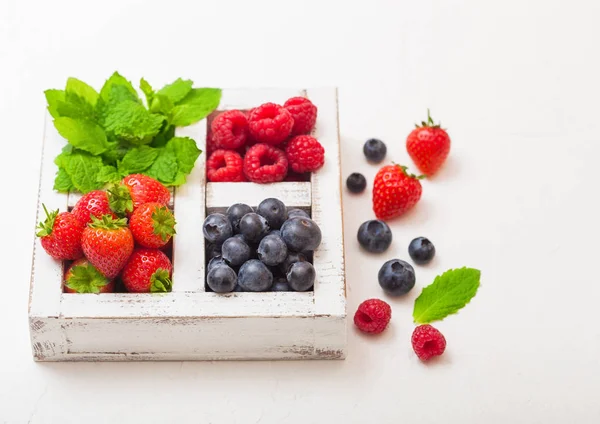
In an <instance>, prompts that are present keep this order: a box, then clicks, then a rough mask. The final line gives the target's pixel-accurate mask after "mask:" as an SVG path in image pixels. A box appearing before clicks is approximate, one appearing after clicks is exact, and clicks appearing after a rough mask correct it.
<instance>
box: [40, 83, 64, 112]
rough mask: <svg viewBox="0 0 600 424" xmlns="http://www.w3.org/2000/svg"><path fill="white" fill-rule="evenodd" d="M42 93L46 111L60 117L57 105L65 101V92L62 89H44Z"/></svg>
mask: <svg viewBox="0 0 600 424" xmlns="http://www.w3.org/2000/svg"><path fill="white" fill-rule="evenodd" d="M44 95H45V96H46V101H47V102H48V112H50V115H52V117H53V118H58V117H60V114H59V113H58V105H59V104H60V103H64V101H65V92H64V90H46V91H44Z"/></svg>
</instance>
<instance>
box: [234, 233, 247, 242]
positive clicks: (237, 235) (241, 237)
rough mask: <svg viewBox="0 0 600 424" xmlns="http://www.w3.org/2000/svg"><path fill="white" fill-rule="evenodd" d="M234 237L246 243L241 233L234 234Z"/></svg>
mask: <svg viewBox="0 0 600 424" xmlns="http://www.w3.org/2000/svg"><path fill="white" fill-rule="evenodd" d="M234 237H235V238H238V239H240V240H242V241H243V242H244V243H246V238H245V237H244V235H243V234H236V235H235V236H234Z"/></svg>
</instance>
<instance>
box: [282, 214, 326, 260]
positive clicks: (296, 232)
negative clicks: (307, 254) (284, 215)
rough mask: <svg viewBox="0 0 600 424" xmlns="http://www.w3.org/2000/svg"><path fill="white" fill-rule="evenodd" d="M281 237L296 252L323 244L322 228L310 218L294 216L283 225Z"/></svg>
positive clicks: (313, 248) (312, 248)
mask: <svg viewBox="0 0 600 424" xmlns="http://www.w3.org/2000/svg"><path fill="white" fill-rule="evenodd" d="M281 238H282V239H283V241H284V242H285V244H286V245H287V247H288V249H290V250H292V251H294V252H302V251H304V250H315V249H316V248H317V247H319V245H320V244H321V229H320V228H319V226H318V225H317V223H316V222H315V221H313V220H312V219H310V218H300V217H296V218H292V219H288V220H287V221H285V223H284V224H283V226H282V227H281Z"/></svg>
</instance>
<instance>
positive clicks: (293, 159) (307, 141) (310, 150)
mask: <svg viewBox="0 0 600 424" xmlns="http://www.w3.org/2000/svg"><path fill="white" fill-rule="evenodd" d="M285 153H286V154H287V157H288V160H289V161H290V168H292V169H293V170H294V171H295V172H298V173H303V172H313V171H316V170H317V169H319V168H320V167H322V166H323V163H325V149H324V148H323V146H321V143H319V141H318V140H317V139H316V138H314V137H311V136H310V135H299V136H296V137H294V138H292V139H291V140H290V142H289V143H288V145H287V147H286V148H285Z"/></svg>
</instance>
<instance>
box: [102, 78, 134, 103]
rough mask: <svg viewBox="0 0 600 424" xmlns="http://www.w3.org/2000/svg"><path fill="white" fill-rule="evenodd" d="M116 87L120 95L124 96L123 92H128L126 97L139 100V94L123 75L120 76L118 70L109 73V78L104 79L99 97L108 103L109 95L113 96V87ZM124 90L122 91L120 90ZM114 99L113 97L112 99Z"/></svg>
mask: <svg viewBox="0 0 600 424" xmlns="http://www.w3.org/2000/svg"><path fill="white" fill-rule="evenodd" d="M114 87H119V88H117V92H120V93H121V97H123V96H124V92H127V93H129V94H128V95H127V96H126V97H127V98H128V99H130V100H136V99H137V100H139V96H138V93H137V91H136V90H135V88H133V85H131V83H130V82H129V81H127V79H126V78H125V77H123V76H121V75H120V74H119V73H118V72H115V73H114V74H112V75H111V77H110V78H109V79H107V80H106V82H105V83H104V85H103V86H102V89H101V90H100V98H101V99H102V100H103V101H104V102H105V103H108V102H109V101H110V100H111V97H114V93H113V88H114ZM122 90H124V91H122ZM113 100H114V99H113Z"/></svg>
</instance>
